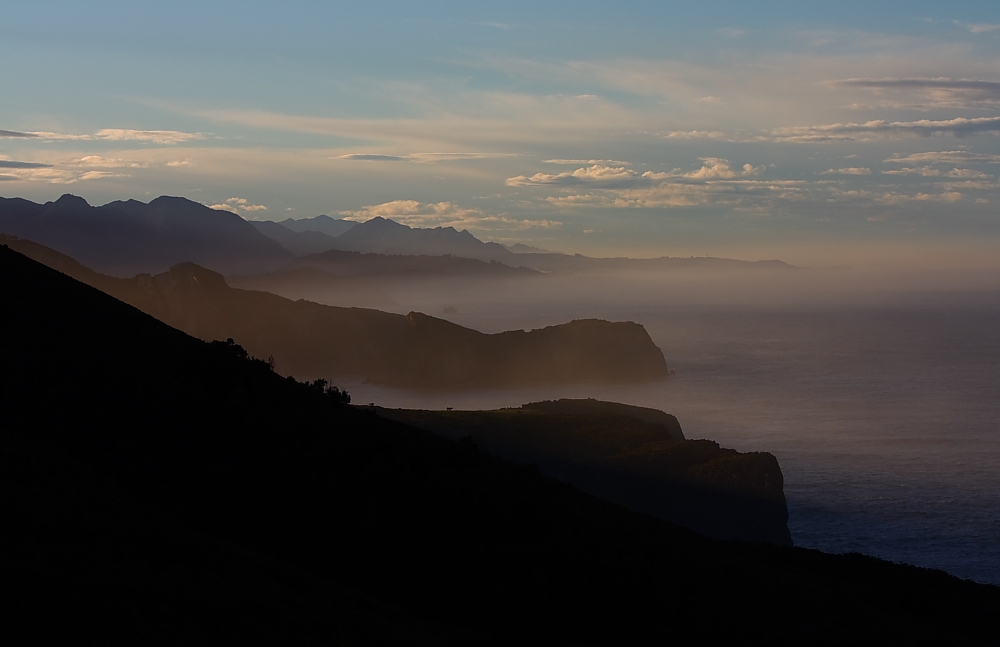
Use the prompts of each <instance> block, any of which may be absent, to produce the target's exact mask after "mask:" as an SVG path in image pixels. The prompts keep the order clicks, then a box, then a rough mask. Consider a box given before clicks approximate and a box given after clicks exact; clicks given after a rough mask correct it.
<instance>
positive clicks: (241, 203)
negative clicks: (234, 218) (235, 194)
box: [208, 198, 267, 215]
mask: <svg viewBox="0 0 1000 647" xmlns="http://www.w3.org/2000/svg"><path fill="white" fill-rule="evenodd" d="M208 208H209V209H218V210H219V211H229V212H230V213H235V214H237V215H243V214H244V213H253V212H255V211H267V207H265V206H264V205H262V204H252V203H251V202H250V201H249V200H247V199H246V198H229V199H228V200H226V201H225V202H220V203H219V204H213V205H209V207H208Z"/></svg>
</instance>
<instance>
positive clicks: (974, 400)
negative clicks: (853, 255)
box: [341, 274, 1000, 584]
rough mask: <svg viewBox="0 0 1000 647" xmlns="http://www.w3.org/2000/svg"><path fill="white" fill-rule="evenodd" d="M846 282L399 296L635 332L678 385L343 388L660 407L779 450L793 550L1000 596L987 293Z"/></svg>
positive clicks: (493, 326) (999, 302)
mask: <svg viewBox="0 0 1000 647" xmlns="http://www.w3.org/2000/svg"><path fill="white" fill-rule="evenodd" d="M844 276H845V275H844V274H841V275H835V278H834V279H830V278H829V275H828V274H827V275H824V277H825V278H824V277H820V280H818V281H817V280H814V279H809V278H802V277H801V276H799V277H798V278H788V277H787V275H786V276H784V277H782V276H768V275H764V274H762V275H759V276H757V277H749V278H748V277H747V276H746V275H743V276H738V275H727V276H724V275H718V276H715V277H711V276H709V277H705V276H701V277H694V276H691V277H687V279H685V280H673V279H671V280H663V278H662V277H648V276H647V277H636V276H632V277H629V278H628V280H623V279H622V278H621V277H610V276H603V277H600V276H594V277H586V276H584V277H551V278H550V279H549V280H548V282H546V281H541V282H538V283H537V284H536V285H535V286H534V288H530V287H529V288H528V289H527V290H526V289H525V285H524V284H521V285H519V286H515V285H513V284H510V285H504V284H494V285H493V286H492V287H491V288H490V289H482V286H480V287H479V288H475V287H473V286H471V285H470V286H463V285H459V284H454V285H452V286H450V287H449V288H447V289H442V288H440V286H438V287H437V288H427V289H426V291H421V290H420V289H412V290H409V291H407V292H402V291H401V292H400V293H398V294H393V298H394V299H395V300H396V301H397V306H398V307H397V309H398V310H399V311H406V310H407V309H410V308H412V309H422V310H424V311H425V312H428V313H429V314H433V315H435V316H443V317H445V318H448V319H450V320H452V321H455V322H456V323H459V324H462V325H466V326H470V327H473V328H476V329H479V330H483V331H485V332H495V331H498V330H504V329H513V328H528V329H530V328H535V327H540V326H544V325H550V324H553V323H556V322H561V321H567V320H569V319H573V318H586V317H601V318H606V319H611V320H632V321H636V322H639V323H641V324H643V325H644V326H645V327H646V329H647V330H648V331H649V333H650V335H651V336H652V338H653V341H654V342H655V343H656V344H657V345H658V346H659V347H660V348H661V349H662V350H663V352H664V355H665V357H666V359H667V363H668V364H669V366H670V368H671V369H674V370H676V371H677V375H676V376H674V377H672V378H671V379H670V380H669V381H667V382H662V383H653V384H636V385H577V386H558V387H547V388H533V389H510V390H498V391H465V392H450V393H441V392H412V391H403V390H395V389H386V388H379V387H373V386H371V385H366V384H345V386H346V388H347V389H348V390H349V391H350V392H351V393H352V395H353V396H354V401H355V402H358V403H365V402H376V403H377V404H379V405H381V406H388V407H406V408H442V409H443V408H445V407H455V408H459V409H482V408H498V407H504V406H517V405H520V404H523V403H525V402H529V401H533V400H542V399H554V398H560V397H594V398H598V399H602V400H610V401H617V402H624V403H628V404H635V405H641V406H649V407H655V408H658V409H662V410H665V411H667V412H670V413H673V414H675V415H676V416H677V417H678V418H679V420H680V422H681V425H682V427H683V429H684V432H685V435H686V436H687V437H688V438H707V439H711V440H715V441H718V442H719V443H720V444H722V445H723V446H727V447H732V448H734V449H737V450H739V451H767V452H771V453H773V454H774V455H775V456H777V458H778V460H779V462H780V464H781V467H782V471H783V473H784V476H785V494H786V497H787V499H788V505H789V528H790V530H791V533H792V537H793V539H794V541H795V543H796V544H797V545H799V546H803V547H809V548H818V549H821V550H824V551H829V552H837V553H840V552H852V551H857V552H862V553H866V554H870V555H875V556H878V557H882V558H885V559H889V560H892V561H897V562H907V563H912V564H917V565H920V566H927V567H934V568H940V569H943V570H946V571H948V572H950V573H952V574H955V575H958V576H959V577H963V578H971V579H974V580H977V581H980V582H990V583H994V584H1000V472H998V470H997V469H996V467H997V465H1000V299H998V298H997V293H996V292H995V291H992V290H989V289H987V290H985V291H967V292H960V291H956V290H953V289H952V290H948V291H943V290H940V289H938V288H937V286H933V285H930V286H929V288H930V289H929V290H922V291H918V290H916V289H915V288H913V287H911V288H908V289H902V288H904V287H905V286H900V285H898V284H896V285H892V281H890V280H886V281H881V282H880V281H879V280H874V279H873V280H871V281H868V282H867V284H866V282H865V281H864V280H863V278H864V277H855V279H856V280H853V281H850V282H845V281H843V278H844ZM810 285H812V286H813V287H814V288H815V287H816V286H819V288H818V289H813V290H810V289H809V286H810ZM835 285H839V286H840V288H839V289H831V287H830V286H835ZM925 285H926V284H925ZM976 287H979V288H984V287H986V288H988V287H989V286H986V285H977V286H976ZM421 304H422V306H423V307H420V306H421ZM441 307H450V308H453V309H454V310H457V312H455V313H450V314H442V311H441ZM341 382H343V381H341Z"/></svg>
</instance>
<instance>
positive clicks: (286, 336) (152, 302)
mask: <svg viewBox="0 0 1000 647" xmlns="http://www.w3.org/2000/svg"><path fill="white" fill-rule="evenodd" d="M0 243H3V244H6V245H8V246H9V247H11V248H12V249H15V250H17V251H19V252H21V253H23V254H26V255H28V256H29V257H31V258H33V259H35V260H37V261H39V262H42V263H44V264H46V265H48V266H50V267H52V268H54V269H58V270H59V271H61V272H63V273H65V274H68V275H69V276H72V277H73V278H76V279H77V280H80V281H83V282H85V283H87V284H88V285H91V286H93V287H96V288H98V289H99V290H102V291H104V292H106V293H108V294H110V295H112V296H114V297H116V298H118V299H121V300H122V301H124V302H126V303H129V304H131V305H133V306H135V307H136V308H139V309H140V310H142V311H143V312H146V313H148V314H150V315H152V316H154V317H156V318H157V319H159V320H160V321H163V322H165V323H167V324H169V325H171V326H174V327H176V328H178V329H180V330H183V331H184V332H186V333H188V334H190V335H193V336H195V337H199V338H201V339H204V340H215V339H226V338H232V339H235V340H236V341H237V343H240V344H242V345H243V346H244V347H246V349H247V350H248V351H250V352H251V353H253V354H254V355H256V356H258V357H269V356H270V357H273V358H274V360H275V362H276V366H277V369H278V370H279V371H280V372H282V373H284V374H287V375H295V376H296V377H299V378H302V377H308V378H316V377H332V376H356V377H359V378H365V379H367V380H368V381H370V382H373V383H376V384H386V385H391V386H401V387H411V388H444V387H448V388H454V387H463V386H480V387H483V386H521V385H529V384H542V383H574V382H633V381H649V380H658V379H662V378H665V377H666V376H667V365H666V362H665V361H664V359H663V353H662V352H660V349H659V348H657V347H656V345H655V344H654V343H653V342H652V340H651V339H650V337H649V334H648V333H647V332H646V330H645V329H644V328H643V327H642V326H641V325H639V324H635V323H632V322H619V323H613V322H608V321H600V320H580V321H573V322H571V323H567V324H562V325H558V326H549V327H547V328H541V329H538V330H532V331H530V332H525V331H521V330H517V331H510V332H504V333H499V334H494V335H487V334H484V333H480V332H478V331H475V330H470V329H468V328H463V327H461V326H458V325H456V324H453V323H450V322H448V321H444V320H442V319H436V318H434V317H430V316H427V315H424V314H421V313H419V312H411V313H409V314H408V315H405V316H404V315H398V314H390V313H386V312H380V311H378V310H366V309H362V308H342V307H334V306H326V305H320V304H317V303H312V302H309V301H290V300H288V299H285V298H283V297H279V296H276V295H274V294H268V293H266V292H255V291H251V290H239V289H235V288H231V287H229V286H228V285H227V284H226V280H225V278H224V277H223V276H222V275H221V274H218V273H216V272H212V271H210V270H207V269H205V268H203V267H200V266H198V265H195V264H193V263H181V264H178V265H175V266H173V267H171V268H170V270H169V271H167V272H163V273H160V274H157V275H155V276H151V275H149V274H141V275H139V276H136V277H134V278H131V279H125V278H117V277H111V276H105V275H102V274H100V273H97V272H94V271H93V270H91V269H89V268H87V267H84V266H83V265H81V264H80V263H78V262H77V261H75V260H74V259H72V258H70V257H67V256H66V255H63V254H60V253H58V252H56V251H54V250H52V249H48V248H46V247H44V246H41V245H38V244H37V243H33V242H31V241H25V240H19V239H14V238H11V237H9V236H0ZM459 260H462V261H465V262H469V263H472V262H478V261H469V260H468V259H459ZM485 265H487V266H488V265H489V264H485ZM526 271H530V270H526Z"/></svg>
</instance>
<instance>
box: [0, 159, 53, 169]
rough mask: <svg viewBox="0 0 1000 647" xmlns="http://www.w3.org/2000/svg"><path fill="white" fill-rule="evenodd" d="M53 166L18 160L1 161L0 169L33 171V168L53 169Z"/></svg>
mask: <svg viewBox="0 0 1000 647" xmlns="http://www.w3.org/2000/svg"><path fill="white" fill-rule="evenodd" d="M51 167H52V165H51V164H41V163H39V162H18V161H17V160H4V159H0V168H13V169H31V168H51Z"/></svg>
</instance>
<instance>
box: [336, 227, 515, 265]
mask: <svg viewBox="0 0 1000 647" xmlns="http://www.w3.org/2000/svg"><path fill="white" fill-rule="evenodd" d="M336 249H339V250H343V251H349V252H374V253H376V254H404V255H416V256H441V255H444V254H452V255H454V256H462V257H464V258H476V259H479V260H481V261H500V262H504V263H511V264H517V265H523V263H520V262H516V261H517V258H518V257H517V255H515V254H514V253H513V252H511V251H509V250H508V249H507V248H506V247H504V246H503V245H500V244H499V243H484V242H483V241H481V240H479V239H478V238H476V237H475V236H473V235H472V234H470V233H469V232H468V231H466V230H462V231H456V230H455V228H454V227H435V228H433V229H420V228H413V227H407V226H406V225H401V224H399V223H398V222H395V221H393V220H386V219H385V218H381V217H378V218H372V219H371V220H369V221H367V222H363V223H360V224H357V225H355V226H354V227H352V228H351V229H349V230H348V231H347V232H345V233H343V234H341V235H340V236H338V237H337V247H336Z"/></svg>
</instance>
